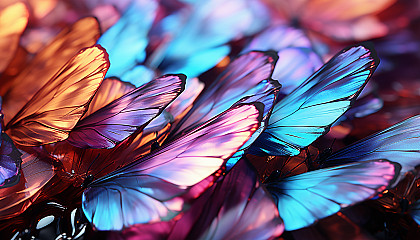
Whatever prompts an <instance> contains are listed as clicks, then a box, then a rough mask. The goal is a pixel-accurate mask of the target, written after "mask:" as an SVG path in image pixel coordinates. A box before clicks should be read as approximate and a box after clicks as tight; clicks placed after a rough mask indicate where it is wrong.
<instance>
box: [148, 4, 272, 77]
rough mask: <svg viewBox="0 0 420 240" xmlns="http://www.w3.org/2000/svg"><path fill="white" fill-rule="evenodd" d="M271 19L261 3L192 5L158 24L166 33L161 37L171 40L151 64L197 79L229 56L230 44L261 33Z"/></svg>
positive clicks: (163, 69) (162, 69)
mask: <svg viewBox="0 0 420 240" xmlns="http://www.w3.org/2000/svg"><path fill="white" fill-rule="evenodd" d="M221 5H223V6H224V8H223V9H224V10H223V11H220V9H219V8H220V6H221ZM267 16H268V11H267V9H266V8H264V7H263V6H262V4H261V3H260V2H259V1H244V0H233V1H229V2H225V1H221V0H211V1H194V2H191V3H190V4H189V5H187V6H185V7H184V8H182V9H181V10H179V11H177V12H175V13H174V14H171V15H169V16H167V17H166V18H164V19H162V21H160V23H158V27H159V28H161V29H163V30H164V31H163V33H161V35H163V37H168V38H169V40H167V41H166V42H167V43H164V44H163V45H164V46H163V47H160V49H162V50H158V51H161V52H162V53H160V54H158V55H161V57H160V58H161V59H159V58H158V57H157V58H156V59H153V60H152V61H151V62H153V63H151V64H150V65H151V66H152V67H155V68H157V66H159V69H161V71H162V72H163V73H171V72H182V73H184V74H185V75H187V76H188V78H191V77H197V76H199V75H200V74H201V73H203V72H205V71H207V70H209V69H210V68H212V67H214V66H215V65H216V64H217V63H218V62H219V61H221V60H222V59H223V57H225V56H226V55H227V54H229V52H230V47H229V46H228V45H227V43H228V42H229V41H232V40H234V39H237V38H240V37H243V36H247V35H251V34H254V33H256V32H258V31H259V30H261V29H262V28H263V27H264V26H265V25H266V24H267V22H268V19H267Z"/></svg>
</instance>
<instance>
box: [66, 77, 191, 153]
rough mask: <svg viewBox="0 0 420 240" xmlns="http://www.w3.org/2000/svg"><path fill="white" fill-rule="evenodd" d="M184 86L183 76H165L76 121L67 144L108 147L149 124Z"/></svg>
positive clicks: (84, 146)
mask: <svg viewBox="0 0 420 240" xmlns="http://www.w3.org/2000/svg"><path fill="white" fill-rule="evenodd" d="M184 87H185V75H165V76H162V77H160V78H156V79H154V80H152V81H150V82H149V83H147V84H145V85H143V86H141V87H139V88H136V89H134V90H132V91H130V92H128V93H126V94H124V95H123V96H121V97H120V98H118V99H116V100H114V101H113V102H111V103H109V104H108V105H106V106H104V107H102V108H100V109H99V110H97V111H96V112H94V113H92V114H91V115H89V116H88V117H86V118H84V119H82V120H81V121H79V122H78V123H77V124H76V126H75V128H74V129H73V130H72V131H71V133H70V136H69V138H68V141H69V142H70V143H71V144H72V145H74V146H77V147H79V148H112V147H114V146H115V145H116V144H118V143H119V142H121V141H123V140H124V139H126V138H127V137H128V136H130V135H131V134H132V133H133V132H135V131H136V130H137V129H139V128H141V127H144V126H145V125H146V124H148V123H150V121H151V120H152V119H154V118H155V117H156V116H158V115H159V114H160V113H161V112H162V111H163V109H164V108H165V107H166V106H167V105H168V104H169V103H171V102H172V101H173V100H174V99H175V98H176V97H177V96H178V95H179V94H180V93H181V92H182V91H183V90H184Z"/></svg>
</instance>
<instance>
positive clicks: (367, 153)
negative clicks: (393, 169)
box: [321, 115, 420, 176]
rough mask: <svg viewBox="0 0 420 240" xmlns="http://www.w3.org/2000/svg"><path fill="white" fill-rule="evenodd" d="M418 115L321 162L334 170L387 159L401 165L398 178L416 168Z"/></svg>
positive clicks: (419, 134) (419, 131)
mask: <svg viewBox="0 0 420 240" xmlns="http://www.w3.org/2000/svg"><path fill="white" fill-rule="evenodd" d="M419 140H420V115H417V116H414V117H412V118H409V119H407V120H405V121H402V122H400V123H397V124H395V125H393V126H391V127H389V128H387V129H385V130H383V131H380V132H378V133H375V134H373V135H371V136H369V137H366V138H364V139H362V140H360V141H358V142H356V143H353V144H352V145H350V146H348V147H346V148H343V149H341V150H340V151H337V152H335V153H333V154H332V155H331V156H329V157H328V158H326V159H324V160H321V161H322V162H321V164H323V166H336V165H340V164H344V163H349V162H360V161H367V160H370V159H388V160H390V161H394V162H398V163H399V164H401V166H402V169H401V176H403V175H404V174H405V173H406V172H408V171H411V170H413V169H414V168H415V167H416V166H417V165H420V141H419Z"/></svg>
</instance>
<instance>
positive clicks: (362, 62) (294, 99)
mask: <svg viewBox="0 0 420 240" xmlns="http://www.w3.org/2000/svg"><path fill="white" fill-rule="evenodd" d="M378 64H379V59H378V58H377V56H376V54H375V52H374V50H373V49H372V47H371V46H370V45H368V44H363V45H359V46H352V47H348V48H346V49H344V50H343V51H341V52H340V53H338V54H337V55H336V56H334V57H333V58H332V59H331V60H330V61H329V62H327V63H326V64H324V66H323V67H321V68H320V69H319V70H318V71H317V72H315V73H314V74H313V75H312V76H311V77H310V78H308V79H307V80H306V81H305V82H303V83H302V84H301V85H300V86H299V87H298V88H296V89H295V90H294V91H293V92H291V93H290V94H289V95H287V96H286V97H285V98H283V99H282V100H281V101H280V102H278V103H277V104H276V105H275V106H274V109H273V112H272V114H271V117H270V119H269V121H268V126H267V128H266V129H265V130H264V132H262V133H261V135H260V137H259V138H258V139H257V140H256V141H255V142H254V144H253V145H252V146H251V148H250V153H252V154H255V155H275V156H278V155H292V156H293V155H297V154H299V152H300V150H301V149H302V148H304V147H306V146H308V145H309V144H311V143H312V142H313V141H315V140H316V139H317V138H318V137H320V136H321V135H323V134H325V133H326V132H328V130H329V127H330V126H331V125H332V124H333V123H334V122H335V121H336V120H337V119H338V118H339V117H340V116H341V115H343V114H344V113H345V112H346V111H347V109H349V108H350V106H351V105H352V103H353V101H354V100H355V99H356V98H357V96H358V94H359V93H360V91H361V90H362V89H363V86H364V85H365V84H366V82H367V80H368V79H369V78H370V76H371V75H372V73H373V71H374V70H375V69H376V67H377V65H378Z"/></svg>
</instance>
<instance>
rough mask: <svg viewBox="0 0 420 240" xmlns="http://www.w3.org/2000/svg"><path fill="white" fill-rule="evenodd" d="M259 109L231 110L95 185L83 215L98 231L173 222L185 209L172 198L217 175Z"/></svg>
mask: <svg viewBox="0 0 420 240" xmlns="http://www.w3.org/2000/svg"><path fill="white" fill-rule="evenodd" d="M260 108H262V105H261V104H260V103H256V104H255V105H248V104H246V105H239V106H235V107H233V108H232V109H229V110H228V111H226V112H224V113H222V114H220V115H218V116H216V117H215V118H213V119H211V120H209V121H208V122H206V123H205V124H203V125H201V126H200V127H198V128H196V129H194V130H192V131H190V132H188V133H186V134H184V135H182V136H181V137H179V138H177V139H176V140H174V141H172V142H170V143H169V144H167V145H165V146H163V147H162V148H160V150H158V151H155V152H153V153H151V154H149V155H147V156H145V157H143V158H140V159H136V161H135V162H133V163H132V164H129V165H127V166H125V167H123V168H120V169H118V170H116V171H114V172H113V173H111V174H109V175H107V176H105V177H103V178H101V179H98V180H96V181H94V182H93V183H92V184H90V185H89V188H88V189H86V190H85V191H84V193H83V204H82V206H83V211H84V212H85V215H86V216H87V218H88V219H89V221H90V222H91V223H92V224H93V225H94V226H95V228H97V229H100V230H111V229H114V230H117V229H122V228H126V227H128V226H131V225H133V224H138V223H147V222H154V221H158V220H169V219H171V218H173V217H174V216H176V215H177V214H178V213H179V211H181V210H182V208H183V205H184V200H183V199H182V198H179V197H177V196H179V195H181V194H182V193H185V191H186V189H187V188H188V187H189V186H192V185H194V184H196V183H198V182H199V181H201V180H203V179H204V178H206V177H207V176H209V175H211V174H212V173H214V172H215V171H216V170H217V169H219V168H220V167H221V166H222V164H223V163H224V162H225V160H226V159H227V158H229V157H230V156H231V155H232V154H234V153H235V152H236V151H237V150H238V148H240V147H241V146H242V144H244V143H245V142H246V141H247V140H248V138H249V137H250V136H251V134H252V133H253V132H254V131H255V130H256V129H257V128H258V126H259V122H260V121H261V112H262V111H261V110H259V109H260ZM123 186H124V187H123ZM105 219H107V220H106V221H105ZM109 219H112V221H109Z"/></svg>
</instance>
